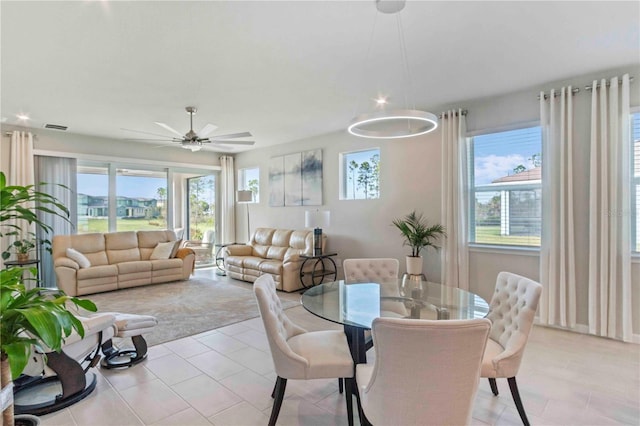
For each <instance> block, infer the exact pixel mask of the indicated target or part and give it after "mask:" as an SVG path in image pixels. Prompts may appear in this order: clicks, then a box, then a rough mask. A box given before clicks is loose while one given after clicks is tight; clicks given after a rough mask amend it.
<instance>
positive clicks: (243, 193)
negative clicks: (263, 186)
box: [236, 190, 253, 203]
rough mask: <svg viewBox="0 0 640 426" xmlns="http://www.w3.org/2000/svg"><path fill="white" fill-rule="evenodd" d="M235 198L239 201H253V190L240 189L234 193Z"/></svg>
mask: <svg viewBox="0 0 640 426" xmlns="http://www.w3.org/2000/svg"><path fill="white" fill-rule="evenodd" d="M236 199H237V201H238V202H239V203H250V202H251V201H253V192H251V191H249V190H240V191H238V192H237V193H236Z"/></svg>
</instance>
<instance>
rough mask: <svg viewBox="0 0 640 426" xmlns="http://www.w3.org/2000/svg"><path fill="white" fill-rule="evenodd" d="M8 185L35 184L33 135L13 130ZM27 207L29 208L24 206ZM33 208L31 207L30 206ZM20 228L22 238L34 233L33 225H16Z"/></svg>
mask: <svg viewBox="0 0 640 426" xmlns="http://www.w3.org/2000/svg"><path fill="white" fill-rule="evenodd" d="M7 180H8V182H7V184H8V185H19V186H28V185H33V184H34V183H35V175H34V169H33V134H31V132H22V131H16V130H14V131H13V133H12V134H11V145H10V163H9V176H7ZM25 207H29V206H25ZM31 207H33V206H31ZM17 225H18V226H20V227H21V228H22V236H21V237H19V238H18V239H21V238H25V239H28V238H29V235H28V233H29V232H35V225H34V224H31V225H28V224H26V223H25V224H17Z"/></svg>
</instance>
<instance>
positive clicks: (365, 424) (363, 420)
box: [353, 379, 372, 426]
mask: <svg viewBox="0 0 640 426" xmlns="http://www.w3.org/2000/svg"><path fill="white" fill-rule="evenodd" d="M353 393H354V394H355V395H356V404H357V405H358V416H359V417H360V426H372V425H371V422H370V421H369V419H367V416H365V415H364V410H363V409H362V403H361V401H360V390H359V389H358V383H357V382H356V381H355V379H353Z"/></svg>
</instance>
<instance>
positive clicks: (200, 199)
mask: <svg viewBox="0 0 640 426" xmlns="http://www.w3.org/2000/svg"><path fill="white" fill-rule="evenodd" d="M187 192H188V194H187V199H188V200H189V203H188V204H187V212H188V218H189V220H188V223H187V232H188V236H189V239H190V240H200V241H203V242H206V243H214V242H215V230H216V221H215V218H216V176H215V175H207V176H198V177H194V178H190V179H187Z"/></svg>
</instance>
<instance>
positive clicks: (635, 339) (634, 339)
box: [534, 317, 640, 345]
mask: <svg viewBox="0 0 640 426" xmlns="http://www.w3.org/2000/svg"><path fill="white" fill-rule="evenodd" d="M534 324H536V325H539V326H542V327H549V328H555V329H558V330H563V331H570V332H572V333H578V334H587V335H589V336H594V337H602V338H603V339H611V338H610V337H607V336H599V335H597V334H591V333H589V326H588V325H586V324H576V326H575V328H569V327H562V326H559V325H550V324H542V323H540V320H539V319H538V317H536V318H535V320H534ZM611 340H615V341H618V342H619V341H620V340H618V339H611ZM628 343H634V344H636V345H640V334H637V333H634V334H632V335H631V342H628Z"/></svg>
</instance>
